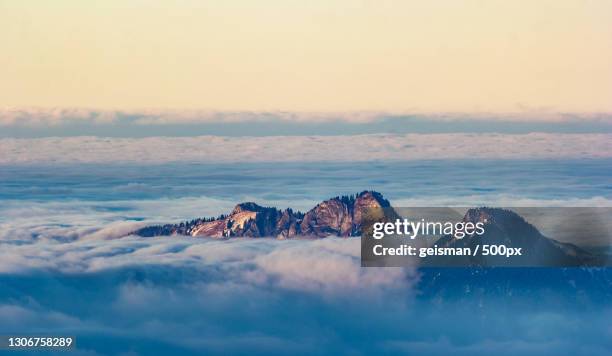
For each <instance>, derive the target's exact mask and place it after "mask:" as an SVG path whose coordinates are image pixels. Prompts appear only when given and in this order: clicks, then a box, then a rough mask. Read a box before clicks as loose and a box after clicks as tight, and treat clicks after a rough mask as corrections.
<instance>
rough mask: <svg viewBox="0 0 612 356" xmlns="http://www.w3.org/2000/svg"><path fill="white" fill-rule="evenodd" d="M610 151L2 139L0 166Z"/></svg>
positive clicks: (533, 139) (510, 138)
mask: <svg viewBox="0 0 612 356" xmlns="http://www.w3.org/2000/svg"><path fill="white" fill-rule="evenodd" d="M610 157H612V134H605V133H604V134H595V133H591V134H561V133H529V134H467V133H449V134H373V135H351V136H265V137H222V136H198V137H146V138H108V137H83V136H77V137H63V138H60V137H46V138H19V139H18V138H2V139H0V164H17V163H28V164H35V163H121V162H123V163H125V162H139V163H167V162H304V161H307V162H327V161H332V162H355V161H380V160H386V161H389V160H396V161H400V160H401V161H406V160H431V159H525V158H529V159H560V158H565V159H585V158H591V159H592V158H610Z"/></svg>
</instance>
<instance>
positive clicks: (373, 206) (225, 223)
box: [133, 190, 397, 238]
mask: <svg viewBox="0 0 612 356" xmlns="http://www.w3.org/2000/svg"><path fill="white" fill-rule="evenodd" d="M374 210H377V211H385V213H389V212H390V214H391V216H396V215H397V214H396V213H395V212H394V210H393V208H392V207H391V204H390V203H389V201H388V200H387V199H385V198H384V197H383V195H382V194H380V193H378V192H376V191H372V190H364V191H362V192H361V193H358V194H355V195H344V196H336V197H333V198H331V199H328V200H325V201H322V202H321V203H319V204H317V205H316V206H315V207H313V208H312V209H310V210H309V211H307V212H306V213H301V212H299V211H293V210H292V209H291V208H287V209H285V210H279V209H277V208H273V207H264V206H261V205H259V204H257V203H254V202H244V203H240V204H237V205H236V206H235V207H234V209H233V210H232V212H231V213H230V214H228V215H220V216H219V217H217V218H200V219H194V220H191V221H187V222H181V223H179V224H166V225H154V226H147V227H144V228H141V229H138V230H136V231H135V232H134V233H133V234H135V235H138V236H143V237H152V236H166V235H189V236H194V237H212V238H230V237H276V238H293V237H301V236H305V237H306V236H311V237H327V236H342V237H349V236H359V235H360V234H361V228H362V226H363V223H364V219H365V218H366V216H367V214H369V212H371V211H374Z"/></svg>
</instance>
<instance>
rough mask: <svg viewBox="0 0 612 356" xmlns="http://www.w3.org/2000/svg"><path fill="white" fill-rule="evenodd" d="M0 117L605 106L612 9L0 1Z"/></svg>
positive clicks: (471, 2) (381, 0) (548, 4)
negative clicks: (23, 112) (62, 110)
mask: <svg viewBox="0 0 612 356" xmlns="http://www.w3.org/2000/svg"><path fill="white" fill-rule="evenodd" d="M0 24H1V25H0V26H1V29H2V31H0V46H1V47H0V48H1V50H0V51H1V52H0V107H25V106H28V107H31V106H37V107H88V108H100V109H139V108H171V109H183V108H188V109H213V110H295V111H359V110H386V111H412V112H418V111H422V112H449V111H455V112H483V111H489V112H509V111H517V110H530V109H535V110H552V111H565V112H611V111H612V1H586V0H585V1H577V0H567V1H563V0H558V1H544V0H535V1H520V0H517V1H493V0H489V1H485V0H481V1H476V0H465V1H385V0H378V1H344V0H342V1H322V0H312V1H295V0H285V1H280V0H279V1H265V0H262V1H237V0H224V1H135V0H123V1H116V0H106V1H78V0H71V1H69V0H57V1H28V0H19V1H7V0H0Z"/></svg>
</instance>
